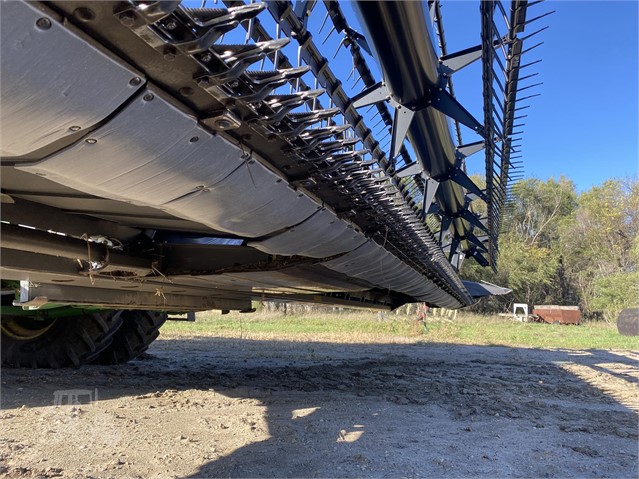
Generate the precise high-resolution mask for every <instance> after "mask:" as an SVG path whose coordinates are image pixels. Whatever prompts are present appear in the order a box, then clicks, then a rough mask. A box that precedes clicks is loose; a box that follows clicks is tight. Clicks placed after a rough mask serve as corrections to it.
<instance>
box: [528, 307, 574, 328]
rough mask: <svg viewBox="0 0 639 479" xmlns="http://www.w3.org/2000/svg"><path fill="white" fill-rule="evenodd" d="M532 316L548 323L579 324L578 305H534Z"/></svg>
mask: <svg viewBox="0 0 639 479" xmlns="http://www.w3.org/2000/svg"><path fill="white" fill-rule="evenodd" d="M533 316H535V317H536V318H538V319H539V320H541V321H543V322H544V323H549V324H555V323H558V324H579V323H581V311H579V307H578V306H556V305H551V306H548V305H542V306H535V308H534V309H533Z"/></svg>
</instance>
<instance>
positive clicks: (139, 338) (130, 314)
mask: <svg viewBox="0 0 639 479" xmlns="http://www.w3.org/2000/svg"><path fill="white" fill-rule="evenodd" d="M122 319H123V323H122V326H120V329H118V330H117V332H116V333H115V334H114V335H113V341H112V342H111V344H110V345H109V347H107V348H106V349H105V350H104V351H102V353H101V354H100V355H99V356H98V358H97V359H96V360H95V361H94V362H95V363H96V364H120V363H125V362H127V361H130V360H131V359H134V358H137V357H138V356H139V355H140V354H142V353H143V352H144V351H146V349H147V348H148V347H149V345H150V344H151V343H152V342H153V341H155V339H156V338H157V337H158V336H159V335H160V326H162V325H163V324H164V322H165V321H166V313H159V312H157V311H122Z"/></svg>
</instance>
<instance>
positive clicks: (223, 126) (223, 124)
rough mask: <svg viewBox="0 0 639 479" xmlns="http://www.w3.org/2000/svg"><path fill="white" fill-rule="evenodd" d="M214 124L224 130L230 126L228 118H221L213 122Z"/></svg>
mask: <svg viewBox="0 0 639 479" xmlns="http://www.w3.org/2000/svg"><path fill="white" fill-rule="evenodd" d="M215 126H216V127H217V128H219V129H220V130H226V129H227V128H230V127H231V122H230V121H228V120H224V119H221V120H217V121H216V122H215Z"/></svg>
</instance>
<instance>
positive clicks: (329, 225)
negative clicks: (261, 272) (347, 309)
mask: <svg viewBox="0 0 639 479" xmlns="http://www.w3.org/2000/svg"><path fill="white" fill-rule="evenodd" d="M365 242H366V237H365V236H364V235H363V234H361V233H359V232H358V231H356V230H354V229H353V228H352V227H351V226H350V225H349V224H348V223H346V222H344V221H342V220H340V219H339V218H337V216H335V215H334V214H333V213H332V212H331V211H329V210H327V209H323V210H321V211H318V212H317V213H315V214H314V215H313V216H311V217H310V218H308V219H307V220H306V221H304V222H302V223H300V224H299V225H297V226H294V227H293V228H291V229H289V230H286V231H285V232H283V233H280V234H278V235H275V236H273V237H272V238H268V239H266V240H262V241H254V242H251V243H248V246H252V247H254V248H257V249H259V250H260V251H263V252H265V253H269V254H279V255H300V256H309V257H311V258H327V257H329V256H333V255H336V254H340V253H345V252H347V251H352V250H354V249H355V248H357V247H359V246H361V245H362V244H364V243H365Z"/></svg>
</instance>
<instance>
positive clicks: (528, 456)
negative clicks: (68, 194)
mask: <svg viewBox="0 0 639 479" xmlns="http://www.w3.org/2000/svg"><path fill="white" fill-rule="evenodd" d="M638 359H639V357H638V356H637V355H636V354H634V353H631V352H618V351H614V352H613V351H595V350H593V351H559V350H552V351H541V350H532V349H516V348H505V347H485V346H481V347H480V346H459V345H455V346H449V345H433V344H382V345H380V344H370V345H360V344H358V345H348V344H334V343H317V342H315V343H313V342H303V343H302V342H291V341H275V340H268V341H267V340H263V341H258V340H237V339H217V338H202V337H200V338H193V339H190V340H189V339H184V338H180V339H168V340H159V341H157V342H156V343H155V344H154V345H153V346H152V347H151V349H150V350H149V354H148V355H146V356H145V357H144V358H143V359H142V360H137V361H133V362H131V363H129V364H125V365H122V366H92V367H84V368H82V369H79V370H61V371H60V370H59V371H46V370H17V369H4V370H3V371H2V408H3V410H2V411H1V412H0V472H2V473H5V474H7V475H8V477H85V478H88V477H144V478H146V477H220V476H222V477H258V476H259V477H264V476H267V477H293V476H294V477H362V476H364V477H400V476H401V477H405V476H422V477H423V476H432V477H459V476H463V477H469V476H472V477H479V476H487V477H522V476H524V477H637V475H638V472H639V471H638V469H637V438H638V425H637V420H638V412H639V398H638V391H637V381H638V379H639V363H638ZM78 389H80V390H86V391H85V392H90V393H91V399H93V401H92V402H90V403H89V402H88V397H89V396H80V397H79V400H81V401H83V400H85V399H84V398H85V397H86V398H87V399H86V401H87V402H86V403H84V404H76V405H67V404H62V405H54V393H55V391H58V398H59V399H61V400H62V401H64V402H66V400H67V397H66V396H65V394H66V393H65V392H64V391H69V390H78ZM96 390H97V400H96V398H95V396H96ZM60 391H62V392H60Z"/></svg>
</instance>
